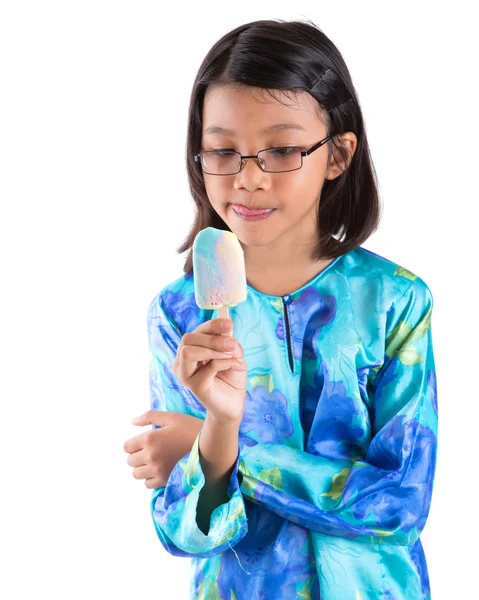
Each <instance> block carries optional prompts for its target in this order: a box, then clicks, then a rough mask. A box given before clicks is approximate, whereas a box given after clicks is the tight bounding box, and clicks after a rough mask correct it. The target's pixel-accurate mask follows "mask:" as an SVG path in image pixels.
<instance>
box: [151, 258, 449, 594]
mask: <svg viewBox="0 0 479 600" xmlns="http://www.w3.org/2000/svg"><path fill="white" fill-rule="evenodd" d="M432 307H433V298H432V294H431V291H430V289H429V288H428V286H427V285H426V283H425V282H424V281H423V280H422V279H421V278H420V277H418V276H416V275H414V274H413V273H411V272H410V271H409V270H407V269H406V268H404V267H401V266H399V265H398V264H396V263H394V262H392V261H390V260H388V259H386V258H384V257H381V256H379V255H377V254H375V253H373V252H371V251H370V250H366V249H365V248H363V247H358V248H356V249H354V250H352V251H350V252H348V253H346V254H343V255H342V256H339V257H338V258H336V259H334V260H333V261H332V262H331V263H330V264H329V265H328V266H327V267H326V268H325V269H323V270H322V271H321V272H320V273H319V274H318V275H317V276H316V277H315V278H313V279H312V280H311V281H309V282H308V283H307V284H305V285H304V286H303V287H301V288H300V289H298V290H297V291H295V292H294V293H292V294H288V295H285V296H271V295H267V294H263V293H261V292H259V291H258V290H256V289H254V288H252V287H251V286H248V297H247V299H246V301H244V302H242V303H241V304H238V305H237V306H236V307H233V308H231V309H230V316H231V318H232V320H233V323H234V336H235V338H237V339H238V341H239V342H240V343H241V344H242V346H243V348H244V351H245V360H246V362H247V364H248V387H247V397H246V404H245V411H244V416H243V419H242V423H241V427H240V433H239V444H238V458H237V460H236V463H235V465H234V470H233V472H232V475H231V478H230V481H229V484H228V496H229V498H230V499H229V502H228V503H225V504H222V505H221V506H219V507H217V508H216V509H215V511H214V512H213V514H212V516H211V520H210V529H209V532H208V535H204V533H203V532H202V531H201V530H200V529H199V528H198V525H197V523H196V509H197V505H198V496H199V493H200V491H201V489H202V487H203V485H204V481H205V479H204V474H203V472H202V469H201V464H200V461H199V453H198V448H199V439H200V436H201V432H200V433H199V434H198V437H197V438H196V441H195V443H194V445H193V447H192V449H191V452H189V453H188V454H186V455H185V456H184V457H183V458H182V459H181V460H180V461H178V463H177V464H176V466H175V468H174V469H173V471H172V472H171V475H170V477H169V479H168V481H167V485H166V486H164V487H161V488H157V489H154V490H153V492H152V496H151V503H150V508H151V515H152V519H153V523H154V526H155V530H156V532H157V534H158V538H159V540H160V541H161V543H162V545H163V547H164V548H165V549H166V550H167V551H168V552H169V553H170V554H172V555H174V556H178V557H190V558H191V585H190V594H191V595H190V597H191V598H204V599H215V600H217V599H219V598H224V599H228V600H230V599H231V600H233V599H234V600H250V599H262V600H267V599H271V600H282V599H284V600H290V599H292V598H300V599H302V600H306V599H312V600H316V599H319V598H321V599H322V600H393V599H394V600H406V599H408V600H416V599H417V600H419V599H421V600H422V599H429V598H430V597H431V592H430V584H429V577H428V570H427V564H426V558H425V554H424V551H423V547H422V544H421V540H420V537H419V536H420V533H421V531H422V530H423V529H424V526H425V523H426V519H427V516H428V513H429V508H430V503H431V496H432V489H433V481H434V474H435V467H436V452H437V427H438V410H437V392H436V372H435V364H434V355H433V347H432V334H431V312H432ZM217 316H218V312H217V310H202V309H199V308H198V306H197V305H196V302H195V297H194V279H193V276H192V275H184V276H182V277H180V278H179V279H177V280H176V281H174V282H173V283H171V284H169V285H167V286H166V287H165V288H164V289H163V290H161V292H160V293H159V294H158V295H157V296H156V297H155V298H154V299H153V301H152V302H151V304H150V306H149V309H148V317H147V325H148V343H149V356H150V364H149V376H150V406H151V408H153V409H156V410H161V411H178V412H183V413H186V414H190V415H193V416H195V417H199V418H203V419H204V418H205V416H206V411H205V409H204V407H203V406H202V405H201V403H200V402H199V401H198V400H197V399H196V398H195V396H194V395H193V394H192V393H191V392H190V391H189V390H188V389H187V388H185V387H184V386H183V385H182V384H181V382H180V381H179V380H178V379H177V378H176V377H175V375H174V374H173V373H172V371H171V366H172V362H173V360H174V358H175V356H176V351H177V347H178V344H179V343H180V341H181V337H182V335H183V334H184V333H186V332H191V331H193V330H194V329H195V328H196V327H197V326H198V325H199V324H200V323H202V322H204V321H206V320H209V319H212V318H215V317H217ZM154 427H155V426H154Z"/></svg>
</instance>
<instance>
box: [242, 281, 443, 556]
mask: <svg viewBox="0 0 479 600" xmlns="http://www.w3.org/2000/svg"><path fill="white" fill-rule="evenodd" d="M432 307H433V298H432V295H431V292H430V290H429V288H428V287H427V285H426V284H425V283H424V281H422V280H421V279H420V278H416V279H414V281H413V282H412V283H411V284H410V285H409V287H408V288H407V289H406V290H405V291H404V293H403V294H402V295H401V297H400V298H398V299H397V300H396V301H395V302H394V303H393V305H392V306H391V308H390V310H389V311H388V312H387V319H386V342H385V361H384V364H383V366H382V367H381V369H380V371H379V372H378V373H377V374H376V377H375V378H374V379H373V377H372V375H371V376H370V381H369V383H370V385H369V386H368V394H369V395H370V406H371V407H372V410H371V428H372V438H371V441H370V444H369V447H368V449H367V452H366V456H364V457H357V458H356V459H354V460H329V459H328V458H326V457H324V456H315V455H312V454H309V453H308V452H303V451H300V450H294V449H292V448H288V447H286V446H283V445H281V444H255V445H251V446H248V445H245V446H243V447H241V452H240V464H239V472H240V473H241V474H242V476H243V480H242V483H241V491H242V493H243V494H244V495H245V496H246V497H249V498H250V499H251V500H252V501H256V502H259V503H260V504H263V505H264V506H265V507H267V508H268V509H269V510H271V511H273V512H275V513H276V514H278V515H280V516H283V517H284V518H286V519H289V520H291V521H293V522H295V523H298V524H299V525H302V526H304V527H306V528H308V529H311V530H313V531H316V532H318V533H324V534H329V535H335V536H341V537H346V538H354V539H356V540H358V541H362V542H366V543H368V542H373V543H380V542H382V543H387V544H398V545H410V544H412V543H414V541H416V539H417V538H418V537H419V535H420V533H421V531H422V530H423V528H424V526H425V523H426V519H427V516H428V513H429V508H430V503H431V496H432V488H433V482H434V475H435V468H436V454H437V429H438V413H437V393H436V371H435V363H434V354H433V346H432V333H431V313H432Z"/></svg>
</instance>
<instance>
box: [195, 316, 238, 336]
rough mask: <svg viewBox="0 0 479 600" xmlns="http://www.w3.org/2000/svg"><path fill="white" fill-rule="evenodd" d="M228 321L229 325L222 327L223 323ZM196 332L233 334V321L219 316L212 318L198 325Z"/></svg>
mask: <svg viewBox="0 0 479 600" xmlns="http://www.w3.org/2000/svg"><path fill="white" fill-rule="evenodd" d="M223 322H225V323H227V325H228V327H226V328H225V327H222V323H223ZM195 332H196V333H209V334H210V335H225V334H228V335H231V334H232V333H233V321H232V320H231V319H223V318H221V317H218V318H216V319H210V320H209V321H205V322H204V323H201V324H200V325H198V327H197V328H196V329H195Z"/></svg>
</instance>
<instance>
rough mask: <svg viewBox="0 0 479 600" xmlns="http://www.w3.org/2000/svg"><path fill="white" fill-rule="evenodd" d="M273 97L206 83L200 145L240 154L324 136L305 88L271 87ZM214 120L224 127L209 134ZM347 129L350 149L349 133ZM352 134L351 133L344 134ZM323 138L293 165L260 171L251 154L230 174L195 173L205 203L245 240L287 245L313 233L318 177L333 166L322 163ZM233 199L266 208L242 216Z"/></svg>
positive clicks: (332, 172)
mask: <svg viewBox="0 0 479 600" xmlns="http://www.w3.org/2000/svg"><path fill="white" fill-rule="evenodd" d="M276 94H278V95H279V98H280V99H281V101H285V102H286V103H287V104H288V105H289V106H285V105H283V104H281V103H280V102H277V101H276V100H275V99H274V98H270V97H269V96H266V95H265V94H262V90H261V89H260V88H253V87H249V86H241V85H239V86H238V85H235V86H233V85H225V86H221V87H219V88H209V89H208V90H207V92H206V95H205V101H204V107H203V130H202V144H201V149H202V150H204V151H206V150H221V149H234V150H236V151H238V152H240V153H241V154H242V155H247V156H250V155H255V154H256V153H257V152H258V150H262V149H264V148H270V147H275V146H299V147H300V148H301V150H303V151H304V150H308V149H309V148H311V146H313V145H314V144H316V143H317V142H319V141H320V140H322V139H324V138H325V137H327V135H328V134H327V132H326V127H325V125H324V124H323V123H322V122H321V120H320V119H319V118H318V115H317V112H316V111H317V107H318V105H317V101H316V100H315V99H314V98H313V97H312V96H311V95H310V94H308V93H307V92H304V93H302V94H299V95H298V96H297V97H296V99H294V98H291V97H289V96H286V95H284V94H282V93H280V92H279V91H278V90H276ZM284 123H293V124H295V125H296V128H294V129H293V128H291V129H287V128H284V129H283V130H282V131H276V132H274V133H271V132H269V133H267V132H264V130H266V129H267V128H269V127H271V126H272V125H278V124H284ZM212 127H221V128H223V129H228V130H230V131H229V132H228V133H218V132H215V133H209V132H208V129H210V128H212ZM344 136H346V137H348V136H349V138H348V139H349V141H350V142H351V147H350V149H351V150H352V152H354V148H355V139H356V138H355V135H354V133H350V134H343V136H342V137H343V139H344ZM351 136H352V137H351ZM327 144H328V143H325V144H324V145H323V146H321V147H320V148H318V149H317V150H315V151H314V152H313V153H312V154H310V155H309V156H304V157H303V166H302V167H301V168H300V169H298V170H295V171H290V172H284V173H267V172H265V171H263V170H262V169H261V167H260V166H259V164H258V162H257V161H256V160H255V159H247V160H246V162H245V166H244V167H243V169H242V170H241V171H240V173H237V174H236V175H222V176H218V175H209V174H207V173H203V176H204V182H205V188H206V193H207V195H208V198H209V200H210V202H211V205H212V206H213V208H214V209H215V211H216V212H217V213H218V215H219V216H220V217H221V218H222V219H223V221H224V222H225V223H226V224H227V225H228V227H229V228H230V229H231V231H233V232H234V233H235V234H236V235H237V237H238V239H239V240H240V241H241V242H242V244H244V245H245V246H266V245H270V244H271V245H272V246H270V250H273V249H274V248H276V247H277V244H275V242H276V241H277V242H278V243H280V238H282V240H283V241H287V242H288V241H289V242H290V244H288V245H289V246H291V245H297V244H298V243H299V244H307V243H313V242H315V241H316V240H317V236H318V233H317V219H316V215H317V205H318V199H319V196H320V193H321V189H322V187H323V183H324V180H325V179H334V178H335V177H337V176H338V175H339V174H340V173H341V170H340V169H339V168H338V167H337V166H336V165H335V163H334V162H331V164H330V165H329V168H328V147H327ZM235 204H242V205H244V206H247V207H248V208H265V209H268V208H274V209H275V210H274V211H273V212H272V213H271V214H270V215H269V216H268V217H267V218H266V219H262V220H255V221H247V220H244V219H242V218H241V217H240V216H238V214H237V213H236V212H235V210H234V205H235Z"/></svg>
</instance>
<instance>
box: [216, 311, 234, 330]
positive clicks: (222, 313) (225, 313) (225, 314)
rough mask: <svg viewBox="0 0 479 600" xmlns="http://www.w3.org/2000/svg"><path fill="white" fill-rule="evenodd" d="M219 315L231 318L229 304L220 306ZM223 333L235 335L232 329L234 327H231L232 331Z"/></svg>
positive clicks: (223, 317) (222, 317)
mask: <svg viewBox="0 0 479 600" xmlns="http://www.w3.org/2000/svg"><path fill="white" fill-rule="evenodd" d="M218 317H220V318H221V319H229V318H230V316H229V314H228V307H227V306H220V307H219V308H218ZM222 335H229V336H232V335H233V331H232V329H230V331H229V332H228V333H223V334H222Z"/></svg>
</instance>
